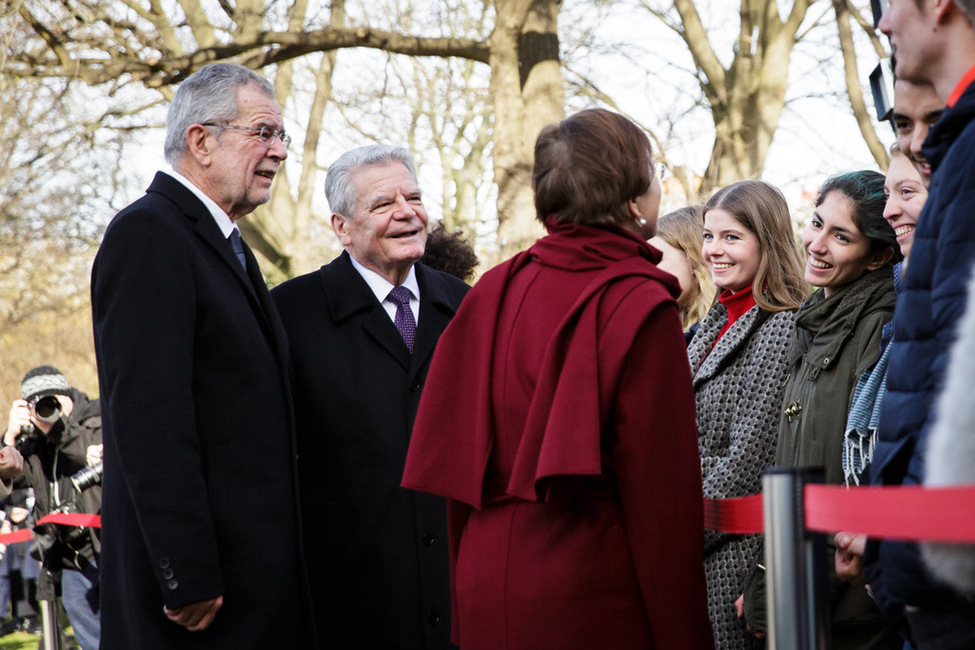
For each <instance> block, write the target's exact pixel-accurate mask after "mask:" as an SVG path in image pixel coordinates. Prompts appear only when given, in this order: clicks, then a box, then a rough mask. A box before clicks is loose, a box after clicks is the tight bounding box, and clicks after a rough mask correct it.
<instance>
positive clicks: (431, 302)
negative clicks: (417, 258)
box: [410, 264, 456, 381]
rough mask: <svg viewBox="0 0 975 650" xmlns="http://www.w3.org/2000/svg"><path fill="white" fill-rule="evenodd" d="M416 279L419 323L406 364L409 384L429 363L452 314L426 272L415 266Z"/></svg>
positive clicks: (438, 286)
mask: <svg viewBox="0 0 975 650" xmlns="http://www.w3.org/2000/svg"><path fill="white" fill-rule="evenodd" d="M416 280H417V283H418V284H419V285H420V321H419V323H418V324H417V330H416V343H415V345H414V347H413V358H412V362H411V364H410V381H413V379H414V378H415V376H416V374H417V373H418V372H419V371H420V370H421V369H422V368H423V367H424V366H425V365H427V364H429V361H430V357H432V356H433V351H434V348H436V346H437V341H438V340H439V339H440V334H441V333H442V332H443V331H444V329H445V328H446V327H447V325H448V324H449V323H450V319H451V318H453V316H454V312H455V311H456V310H455V309H454V307H452V306H451V305H450V304H449V303H448V302H447V295H446V292H445V291H444V290H443V287H441V286H440V284H439V283H438V282H437V280H438V278H437V277H436V276H434V275H433V274H432V273H431V272H430V270H429V269H427V268H426V267H424V266H422V265H419V264H418V265H417V266H416Z"/></svg>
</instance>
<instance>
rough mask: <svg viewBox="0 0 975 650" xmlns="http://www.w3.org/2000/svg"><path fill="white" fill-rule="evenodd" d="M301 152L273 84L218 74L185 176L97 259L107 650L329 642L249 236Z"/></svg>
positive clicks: (213, 71)
mask: <svg viewBox="0 0 975 650" xmlns="http://www.w3.org/2000/svg"><path fill="white" fill-rule="evenodd" d="M290 140H291V138H290V137H289V136H288V135H286V134H285V133H284V118H283V117H282V115H281V107H280V106H279V105H278V102H277V100H275V98H274V87H273V86H272V85H271V83H270V82H269V81H268V80H267V79H264V78H263V77H261V76H260V75H258V74H257V73H255V72H254V71H253V70H250V69H249V68H246V67H244V66H241V65H237V64H230V63H216V64H212V65H207V66H204V67H203V68H202V69H200V70H199V71H198V72H196V73H195V74H193V75H192V76H190V77H189V78H187V79H186V80H185V81H183V82H182V83H181V84H180V85H179V88H177V90H176V96H175V97H174V98H173V102H172V104H170V107H169V111H168V113H167V118H166V143H165V154H166V160H167V161H168V162H169V163H170V164H171V165H172V169H171V170H168V171H160V172H158V173H157V174H156V176H155V178H154V179H153V181H152V184H151V185H150V186H149V188H148V190H147V191H146V195H145V196H143V197H142V198H140V199H138V200H136V201H135V202H134V203H132V204H130V205H129V206H127V207H126V208H124V209H123V210H122V211H121V212H119V213H118V214H117V215H116V216H115V217H114V218H113V219H112V221H111V223H110V224H109V225H108V228H107V229H106V230H105V237H104V239H103V240H102V244H101V246H100V247H99V249H98V255H97V256H96V257H95V263H94V267H93V269H92V274H91V305H92V320H93V324H94V334H95V356H96V358H97V361H98V382H99V386H100V390H101V393H100V399H101V403H102V422H103V425H104V440H105V481H104V485H103V488H104V489H103V492H102V496H103V499H102V511H103V512H102V515H103V526H102V545H103V552H102V564H101V578H102V590H101V595H102V604H101V607H102V610H101V615H102V638H101V643H102V650H135V649H136V648H138V650H157V649H158V650H162V649H171V648H179V649H180V650H191V649H193V648H197V649H206V650H212V649H214V648H270V647H275V648H278V647H280V648H299V647H300V648H308V647H310V644H313V643H314V641H313V639H312V637H313V636H314V630H313V629H312V620H311V614H310V611H309V608H308V606H307V605H308V600H309V598H308V591H307V582H306V580H307V571H306V570H305V567H304V564H303V563H304V559H303V558H304V553H303V549H302V548H301V522H300V520H299V516H298V505H297V500H298V487H297V461H296V460H295V453H296V449H295V439H294V407H293V403H292V399H291V384H290V374H289V367H288V342H287V336H286V334H285V331H284V327H283V326H282V325H281V319H280V318H279V317H278V313H277V311H276V310H275V309H274V304H273V303H272V302H271V298H270V296H269V295H268V290H267V285H266V283H265V281H264V278H263V277H262V276H261V270H260V268H259V266H258V264H257V259H256V258H255V257H254V255H253V253H251V250H250V248H249V247H248V246H247V245H246V244H245V243H244V242H243V240H242V239H241V236H240V228H239V226H238V225H237V221H238V220H239V219H241V218H243V217H244V216H245V215H247V214H249V213H250V212H252V211H253V210H254V209H256V208H257V206H258V205H261V204H263V203H266V202H267V201H268V200H270V197H271V184H272V180H273V178H274V176H275V174H276V173H277V171H278V169H279V167H280V165H282V164H283V162H284V160H285V158H287V155H288V149H287V145H288V143H289V142H290Z"/></svg>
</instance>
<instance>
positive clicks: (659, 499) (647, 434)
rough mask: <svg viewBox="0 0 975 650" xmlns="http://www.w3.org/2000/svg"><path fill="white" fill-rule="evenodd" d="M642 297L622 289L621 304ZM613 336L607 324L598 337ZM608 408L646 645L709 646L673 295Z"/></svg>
mask: <svg viewBox="0 0 975 650" xmlns="http://www.w3.org/2000/svg"><path fill="white" fill-rule="evenodd" d="M646 299H647V298H646V297H645V296H639V295H633V296H630V297H628V298H627V299H626V301H624V306H623V307H622V308H621V309H624V310H625V309H626V308H627V307H626V305H627V304H629V305H634V304H638V303H639V302H640V301H643V300H646ZM658 299H659V298H658ZM614 338H615V337H613V335H612V331H611V330H610V331H607V332H606V333H604V335H603V337H601V345H602V341H604V340H607V339H609V340H612V339H614ZM618 344H619V342H618V341H617V345H618ZM600 357H601V358H602V357H603V355H602V354H600ZM614 417H615V429H616V439H615V443H614V446H613V462H614V466H615V470H616V473H617V481H618V486H619V491H620V501H621V504H622V508H623V517H624V520H625V523H626V528H627V535H628V537H629V540H630V548H631V552H632V554H633V561H634V564H635V567H636V573H637V579H638V581H639V584H640V588H641V590H642V593H643V600H644V604H645V606H646V611H647V617H648V620H649V621H650V628H651V630H652V634H653V640H654V644H653V645H654V647H655V648H657V649H658V650H661V649H667V648H673V649H678V648H679V649H681V650H687V649H697V648H712V647H714V641H713V637H712V632H711V625H710V622H709V620H708V610H707V590H706V584H705V578H704V562H703V548H702V537H703V524H704V512H703V500H702V492H701V470H700V460H699V457H698V449H697V435H696V427H695V408H694V391H693V387H692V384H691V376H690V369H689V367H688V364H687V353H686V349H685V346H684V340H683V336H682V334H681V329H680V320H679V316H678V311H677V307H676V305H675V304H674V303H673V302H670V301H667V302H662V303H660V305H659V306H658V307H657V308H656V309H655V310H654V311H653V312H652V313H651V315H650V317H649V318H648V319H647V320H646V322H645V326H644V327H643V328H642V330H641V331H639V332H638V334H637V335H636V337H635V339H634V340H633V342H632V346H631V347H630V349H629V351H628V353H627V362H626V365H625V366H624V369H623V372H622V375H621V379H620V385H619V387H618V390H617V398H616V404H615V409H614Z"/></svg>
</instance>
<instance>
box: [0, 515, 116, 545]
mask: <svg viewBox="0 0 975 650" xmlns="http://www.w3.org/2000/svg"><path fill="white" fill-rule="evenodd" d="M40 524H62V525H64V526H87V527H88V528H101V527H102V518H101V516H100V515H86V514H83V513H80V512H72V513H58V514H53V515H45V516H43V517H41V518H40V520H39V521H38V522H37V524H35V525H40ZM34 537H35V535H34V531H33V530H32V529H30V528H21V529H20V530H15V531H14V532H12V533H4V534H3V535H0V544H17V543H19V542H29V541H30V540H32V539H34Z"/></svg>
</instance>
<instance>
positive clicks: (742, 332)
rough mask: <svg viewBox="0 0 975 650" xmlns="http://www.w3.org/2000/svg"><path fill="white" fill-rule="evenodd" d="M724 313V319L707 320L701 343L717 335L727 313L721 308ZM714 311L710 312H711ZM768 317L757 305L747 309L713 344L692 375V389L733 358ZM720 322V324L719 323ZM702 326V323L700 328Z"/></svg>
mask: <svg viewBox="0 0 975 650" xmlns="http://www.w3.org/2000/svg"><path fill="white" fill-rule="evenodd" d="M721 310H722V312H724V316H725V317H724V318H720V319H714V320H712V319H708V320H709V321H710V322H709V323H708V329H707V330H706V332H707V334H708V335H707V336H705V338H704V339H703V340H702V343H704V342H706V341H708V340H709V339H710V340H713V339H714V337H716V336H717V335H718V333H719V332H720V331H721V328H722V327H723V326H724V323H725V322H726V318H727V311H726V310H724V308H723V307H722V308H721ZM713 311H714V310H712V312H713ZM767 317H768V312H765V311H762V309H760V308H759V307H758V306H757V305H756V306H754V307H752V308H751V309H749V310H748V311H747V312H745V313H744V314H743V315H742V316H740V317H739V318H738V320H736V321H735V322H734V323H733V324H732V325H731V327H730V328H729V329H728V331H727V332H725V333H724V336H722V337H721V338H720V339H718V342H717V344H714V349H712V350H711V352H710V354H708V355H707V356H706V357H705V358H704V360H703V362H702V363H701V366H700V367H699V368H697V369H696V372H695V373H694V387H695V389H696V388H697V387H698V385H699V384H701V383H703V382H705V381H707V380H709V379H710V378H711V377H713V376H714V375H716V374H717V373H718V371H719V370H721V369H722V368H723V367H724V366H725V365H726V363H727V362H728V361H729V360H730V359H731V358H733V357H734V356H735V355H736V354H737V352H738V349H739V348H740V347H741V346H742V345H744V344H745V343H747V341H748V339H749V338H751V335H752V332H754V331H755V329H757V328H758V327H759V326H760V325H761V324H762V323H763V322H764V321H765V319H766V318H767ZM719 321H720V322H719ZM703 327H704V324H703V323H702V328H703ZM701 334H705V332H701Z"/></svg>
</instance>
